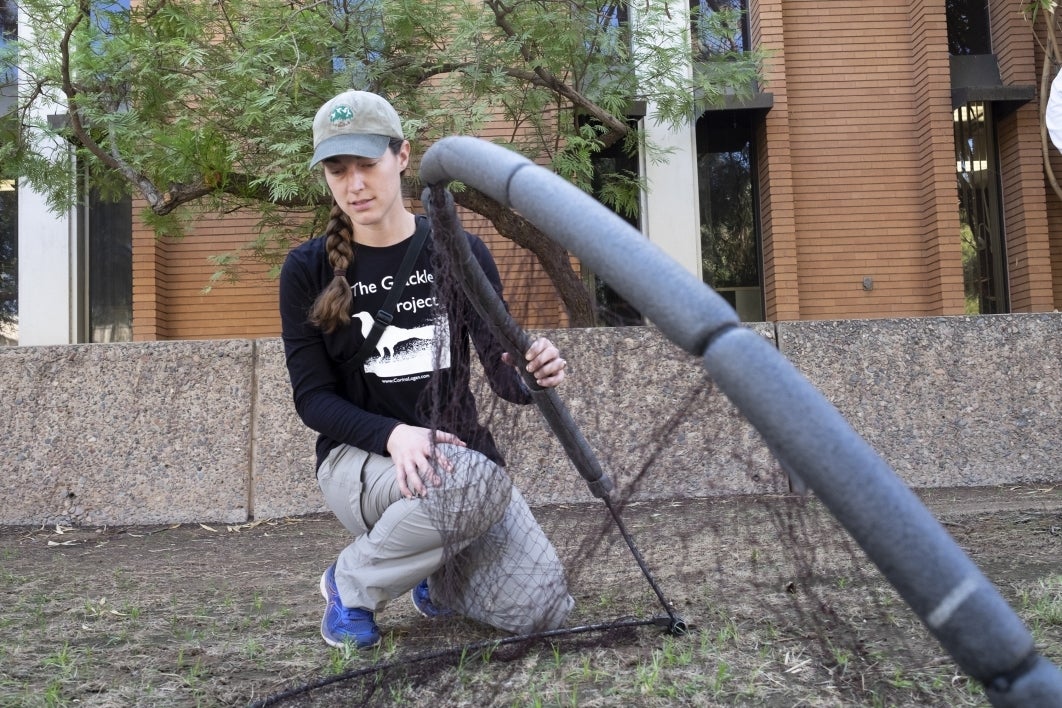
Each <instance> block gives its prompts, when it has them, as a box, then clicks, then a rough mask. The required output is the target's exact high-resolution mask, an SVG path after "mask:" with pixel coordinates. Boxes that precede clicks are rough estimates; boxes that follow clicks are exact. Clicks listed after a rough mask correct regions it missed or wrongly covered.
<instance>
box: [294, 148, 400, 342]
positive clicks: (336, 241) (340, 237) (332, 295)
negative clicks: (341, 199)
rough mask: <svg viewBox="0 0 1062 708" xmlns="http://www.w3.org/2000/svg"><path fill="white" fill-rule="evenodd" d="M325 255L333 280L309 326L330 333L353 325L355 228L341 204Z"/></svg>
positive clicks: (330, 217) (320, 297) (334, 207)
mask: <svg viewBox="0 0 1062 708" xmlns="http://www.w3.org/2000/svg"><path fill="white" fill-rule="evenodd" d="M404 142H405V141H404V140H401V139H399V138H392V139H391V141H390V142H389V143H388V144H387V148H388V149H389V150H390V151H391V152H393V153H394V154H396V155H397V154H398V153H399V151H401V149H402V144H403V143H404ZM325 252H326V253H327V254H328V264H329V265H330V266H332V272H333V274H334V275H333V277H332V281H331V282H330V283H329V284H328V285H327V286H325V289H324V290H322V291H321V294H320V295H318V296H317V299H316V300H315V301H314V303H313V307H311V308H310V316H309V320H310V324H312V325H313V326H315V327H320V328H321V330H322V331H324V333H325V334H331V333H332V332H335V331H336V330H337V329H339V328H340V327H345V326H346V325H347V324H349V323H350V308H351V305H352V304H353V302H354V295H353V293H351V291H350V281H348V280H347V271H348V270H349V269H350V267H351V265H352V264H353V263H354V226H353V224H351V221H350V217H348V216H347V215H346V214H345V213H344V212H343V210H342V209H341V208H340V207H339V204H333V205H332V211H330V212H329V214H328V226H327V227H325Z"/></svg>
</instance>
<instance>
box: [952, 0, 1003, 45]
mask: <svg viewBox="0 0 1062 708" xmlns="http://www.w3.org/2000/svg"><path fill="white" fill-rule="evenodd" d="M947 13H948V52H949V53H950V54H952V55H964V54H991V53H992V34H991V32H990V31H989V30H990V27H989V22H988V0H947Z"/></svg>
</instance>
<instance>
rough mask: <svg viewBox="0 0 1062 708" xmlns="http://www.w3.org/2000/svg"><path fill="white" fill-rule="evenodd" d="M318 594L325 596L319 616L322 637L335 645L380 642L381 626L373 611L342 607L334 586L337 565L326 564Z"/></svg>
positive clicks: (362, 645) (368, 645) (362, 646)
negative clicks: (320, 615)
mask: <svg viewBox="0 0 1062 708" xmlns="http://www.w3.org/2000/svg"><path fill="white" fill-rule="evenodd" d="M321 595H323V596H324V599H325V611H324V617H323V618H321V637H322V638H323V639H324V640H325V642H327V643H328V644H330V645H331V646H334V647H343V646H345V645H347V644H353V645H354V646H356V647H357V648H358V649H369V648H371V647H374V646H376V645H377V644H379V643H380V628H379V627H377V626H376V620H375V618H374V617H373V614H372V612H370V611H369V610H366V609H362V608H361V607H344V606H343V601H342V600H340V599H339V588H337V587H336V564H335V563H333V564H332V565H330V566H328V570H326V571H325V572H324V575H322V576H321Z"/></svg>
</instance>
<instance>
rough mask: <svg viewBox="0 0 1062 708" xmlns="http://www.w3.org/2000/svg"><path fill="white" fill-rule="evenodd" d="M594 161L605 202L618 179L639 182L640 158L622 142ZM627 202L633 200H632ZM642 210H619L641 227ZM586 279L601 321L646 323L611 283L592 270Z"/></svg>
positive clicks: (598, 192)
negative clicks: (625, 211)
mask: <svg viewBox="0 0 1062 708" xmlns="http://www.w3.org/2000/svg"><path fill="white" fill-rule="evenodd" d="M630 122H631V123H632V128H635V127H637V126H636V125H634V123H635V121H633V120H631V121H630ZM591 160H592V161H593V166H594V177H593V194H594V197H595V198H597V199H598V200H599V201H601V202H603V203H607V201H608V200H606V199H603V198H602V197H603V195H604V193H605V192H606V191H607V190H609V189H611V188H612V187H613V186H614V183H615V182H617V181H618V182H620V183H622V184H623V185H624V187H620V188H621V189H623V188H626V189H627V190H630V189H632V187H633V183H634V182H635V181H637V178H638V174H639V164H638V158H637V156H631V155H628V154H627V152H626V151H625V150H624V149H623V144H622V142H618V143H615V144H613V145H610V146H609V147H607V148H605V149H603V150H601V151H600V152H598V153H596V154H594V156H593V157H592V158H591ZM626 201H628V202H629V201H630V200H626ZM639 211H640V209H638V208H637V207H635V208H634V209H633V210H630V211H627V213H619V212H618V213H619V215H620V216H621V217H623V218H624V220H625V221H626V222H627V223H628V224H630V225H631V226H633V227H634V228H635V229H638V228H639V223H640V214H639V213H638V212H639ZM586 278H587V281H588V284H589V286H590V287H591V288H592V289H593V292H594V297H595V300H596V304H597V322H598V324H601V325H604V326H608V327H622V326H626V325H640V324H643V321H642V315H641V313H640V312H638V310H637V309H635V308H634V306H633V305H631V304H630V303H628V302H627V301H626V300H624V299H623V297H622V296H620V294H619V293H617V292H616V291H615V290H613V289H612V287H611V286H609V284H608V283H606V282H605V281H603V280H601V279H600V278H598V277H597V275H595V274H594V273H590V272H587V274H586Z"/></svg>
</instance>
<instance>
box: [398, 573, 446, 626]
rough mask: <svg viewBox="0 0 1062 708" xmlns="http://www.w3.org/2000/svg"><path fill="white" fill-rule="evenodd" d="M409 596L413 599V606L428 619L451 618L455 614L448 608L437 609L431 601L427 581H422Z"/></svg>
mask: <svg viewBox="0 0 1062 708" xmlns="http://www.w3.org/2000/svg"><path fill="white" fill-rule="evenodd" d="M409 596H410V597H411V598H413V606H414V607H416V608H417V612H419V613H420V614H422V615H424V616H425V617H427V618H428V619H435V618H436V617H449V616H450V615H452V614H453V613H454V611H453V610H451V609H450V608H448V607H436V606H435V603H434V602H432V601H431V595H430V594H429V593H428V581H427V579H425V580H421V581H420V583H419V584H418V585H417V587H415V588H413V589H412V590H411V591H410V592H409Z"/></svg>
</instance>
